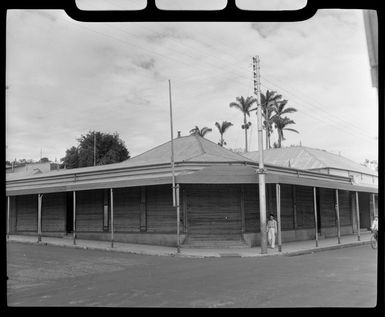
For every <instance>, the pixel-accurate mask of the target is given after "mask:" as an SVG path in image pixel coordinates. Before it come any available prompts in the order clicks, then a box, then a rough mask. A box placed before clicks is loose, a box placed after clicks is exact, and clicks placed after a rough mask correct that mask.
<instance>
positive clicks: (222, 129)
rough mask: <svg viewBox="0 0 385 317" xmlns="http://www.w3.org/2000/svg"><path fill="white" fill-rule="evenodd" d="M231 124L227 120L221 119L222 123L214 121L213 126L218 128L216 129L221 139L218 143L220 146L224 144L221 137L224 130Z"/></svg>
mask: <svg viewBox="0 0 385 317" xmlns="http://www.w3.org/2000/svg"><path fill="white" fill-rule="evenodd" d="M232 125H233V124H232V123H231V122H228V121H223V122H222V124H219V123H218V122H215V126H216V127H217V128H218V131H219V133H220V135H221V141H220V142H219V143H218V144H219V145H220V146H224V145H226V142H225V140H224V139H223V134H225V132H226V130H227V129H228V128H230V127H231V126H232Z"/></svg>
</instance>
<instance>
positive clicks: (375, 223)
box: [370, 216, 378, 240]
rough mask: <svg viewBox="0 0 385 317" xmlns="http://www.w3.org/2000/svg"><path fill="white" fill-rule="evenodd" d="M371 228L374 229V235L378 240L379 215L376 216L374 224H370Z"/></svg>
mask: <svg viewBox="0 0 385 317" xmlns="http://www.w3.org/2000/svg"><path fill="white" fill-rule="evenodd" d="M370 230H372V232H373V234H374V237H375V238H376V240H377V234H378V217H377V216H375V217H374V220H373V222H372V225H371V226H370Z"/></svg>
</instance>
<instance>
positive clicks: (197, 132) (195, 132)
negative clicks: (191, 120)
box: [190, 126, 212, 138]
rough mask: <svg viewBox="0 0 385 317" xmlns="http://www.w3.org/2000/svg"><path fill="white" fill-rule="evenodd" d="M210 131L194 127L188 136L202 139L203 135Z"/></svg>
mask: <svg viewBox="0 0 385 317" xmlns="http://www.w3.org/2000/svg"><path fill="white" fill-rule="evenodd" d="M211 131H212V129H210V128H207V127H203V128H202V129H199V127H198V126H195V128H194V129H191V130H190V134H191V135H199V136H200V137H202V138H204V137H205V135H206V134H207V133H209V132H211Z"/></svg>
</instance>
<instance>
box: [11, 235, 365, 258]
mask: <svg viewBox="0 0 385 317" xmlns="http://www.w3.org/2000/svg"><path fill="white" fill-rule="evenodd" d="M370 236H371V234H370V232H363V233H361V236H360V241H358V237H357V235H346V236H341V238H340V243H338V239H337V237H333V238H325V239H322V240H319V241H318V247H317V246H316V241H315V240H307V241H295V242H285V243H283V244H282V246H281V251H279V250H278V246H277V245H276V246H275V249H271V248H269V247H268V248H267V253H266V254H261V248H260V247H259V246H257V247H252V248H223V249H209V248H183V247H181V248H180V250H179V251H180V252H178V251H177V248H176V247H166V246H156V245H145V244H131V243H122V242H114V244H113V247H112V246H111V242H109V241H96V240H82V239H76V244H74V243H73V239H69V238H54V237H41V241H40V242H38V241H37V236H21V235H10V236H9V238H8V239H7V242H19V243H33V244H40V245H52V246H60V247H70V248H81V249H90V250H104V251H111V252H126V253H134V254H141V255H158V256H176V257H192V258H205V257H260V256H283V255H284V256H295V255H302V254H308V253H314V252H320V251H326V250H333V249H340V248H346V247H354V246H359V245H364V244H370Z"/></svg>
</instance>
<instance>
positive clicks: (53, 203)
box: [41, 193, 67, 233]
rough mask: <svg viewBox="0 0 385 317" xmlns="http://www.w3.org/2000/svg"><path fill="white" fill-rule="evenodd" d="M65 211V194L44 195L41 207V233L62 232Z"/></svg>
mask: <svg viewBox="0 0 385 317" xmlns="http://www.w3.org/2000/svg"><path fill="white" fill-rule="evenodd" d="M66 211H67V201H66V193H52V194H44V195H43V198H42V206H41V227H42V229H41V230H42V232H43V233H44V232H51V231H52V232H64V231H65V225H66V223H65V222H66Z"/></svg>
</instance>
